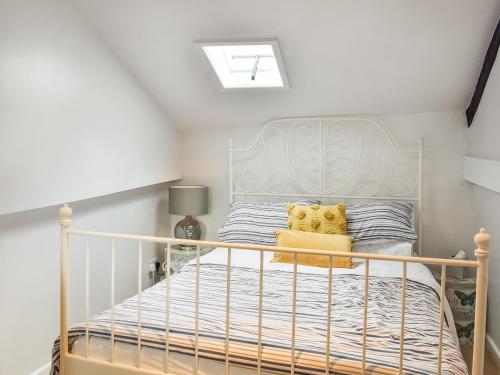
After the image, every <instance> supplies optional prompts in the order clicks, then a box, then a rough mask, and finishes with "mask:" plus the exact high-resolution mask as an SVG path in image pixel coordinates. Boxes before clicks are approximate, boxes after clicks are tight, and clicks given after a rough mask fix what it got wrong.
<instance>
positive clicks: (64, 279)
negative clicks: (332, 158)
mask: <svg viewBox="0 0 500 375" xmlns="http://www.w3.org/2000/svg"><path fill="white" fill-rule="evenodd" d="M331 120H332V119H317V118H314V119H305V123H304V119H302V120H299V122H300V121H301V122H302V124H303V125H304V124H306V125H307V124H309V125H308V126H310V127H309V131H312V132H313V133H311V134H314V128H315V126H318V124H319V129H320V130H319V132H320V133H319V134H320V135H321V134H322V132H323V131H324V130H325V127H324V126H325V121H331ZM337 120H339V119H335V120H334V121H333V122H336V121H337ZM279 121H284V122H282V124H286V123H287V122H290V121H298V120H297V119H285V120H278V122H279ZM339 121H341V124H343V125H342V126H346V127H347V128H349V127H352V126H353V125H352V124H351V123H350V121H361V122H364V121H366V124H368V125H367V126H368V127H369V128H370V129H375V130H376V131H382V132H383V134H384V135H386V136H388V133H387V132H386V131H385V129H383V127H381V125H380V124H377V123H375V122H373V121H371V120H364V119H352V118H348V119H340V120H339ZM310 124H312V125H310ZM277 125H281V123H279V124H277V122H272V123H270V124H269V125H268V126H266V127H265V128H264V129H263V130H262V131H261V134H260V135H259V138H258V140H257V141H256V142H255V143H254V145H252V146H251V147H250V148H246V149H239V150H238V149H233V148H232V147H230V152H229V159H230V173H229V176H230V197H231V201H233V199H234V198H235V197H236V196H241V195H248V196H259V195H260V196H273V197H274V196H276V197H297V196H299V197H312V196H314V197H318V196H320V197H323V198H325V197H326V198H336V199H338V198H341V199H347V198H354V199H369V198H372V199H405V200H406V198H408V196H400V195H399V196H398V195H394V196H392V197H383V196H380V195H378V193H379V192H380V191H381V188H380V187H379V188H377V189H376V193H375V194H371V195H372V196H371V197H369V196H368V195H360V196H356V195H338V196H337V195H334V194H333V193H332V191H333V190H335V189H329V188H328V184H329V183H330V182H329V181H324V180H323V177H320V181H321V182H320V185H319V193H320V194H314V191H313V192H305V193H303V192H299V193H293V192H288V191H286V190H281V191H277V190H274V191H273V189H272V186H271V185H269V186H267V187H268V188H269V187H271V191H270V192H265V191H262V190H259V189H257V190H255V191H247V192H246V193H245V192H244V191H242V190H243V189H241V187H242V186H241V183H240V181H239V180H238V175H237V174H233V172H234V171H235V166H236V168H238V165H239V164H238V163H241V161H240V160H239V159H237V158H238V153H240V152H241V153H245V152H248V151H249V150H252V148H253V146H256V145H258V142H259V140H262V139H263V138H262V136H263V135H265V134H266V132H267V131H269V130H271V131H273V132H275V131H277V130H278V133H277V134H279V135H280V136H283V133H282V132H281V130H279V126H278V128H276V126H277ZM303 125H297V126H299V127H300V128H301V129H304V128H303V127H302V126H303ZM328 126H330V125H328V124H327V125H326V127H328ZM332 126H336V125H332ZM293 128H294V127H293V126H292V127H290V128H289V129H292V130H293ZM311 129H312V130H311ZM316 129H317V128H316ZM335 129H339V128H335ZM306 130H307V127H306ZM286 137H288V138H286ZM285 139H287V142H293V141H291V140H290V139H291V138H290V137H289V136H286V135H285ZM311 139H312V138H311ZM361 139H363V138H361ZM389 139H390V137H389ZM320 140H321V141H320V143H321V144H323V137H322V135H321V136H320ZM313 143H314V142H313ZM391 145H392V146H397V145H396V144H395V143H394V142H392V139H391ZM322 147H323V146H322ZM398 147H399V146H398ZM320 155H322V156H323V155H325V154H324V151H323V148H321V149H320ZM417 155H418V158H417V165H418V181H417V185H416V188H415V189H413V190H412V191H411V192H412V193H413V194H414V193H416V197H414V198H412V199H411V200H414V201H417V202H418V206H419V207H421V198H422V191H421V190H422V183H421V176H422V142H421V141H419V143H418V148H417ZM318 160H319V161H318ZM337 160H338V159H337ZM316 161H317V162H319V164H320V166H322V165H323V164H324V163H325V159H324V158H323V157H321V158H319V159H316ZM245 165H246V166H247V167H248V165H249V164H248V163H245ZM355 166H357V164H355ZM320 171H323V169H322V167H320ZM287 173H288V174H286V173H285V174H283V175H282V176H284V177H287V176H288V177H290V176H291V175H292V177H293V173H295V172H294V168H291V169H287ZM320 175H321V176H322V175H323V172H320ZM354 175H355V172H352V171H351V172H350V173H348V174H347V175H346V176H347V178H348V179H352V178H353V176H354ZM252 178H253V180H254V181H255V180H256V178H255V176H253V177H252ZM267 181H269V180H267ZM282 185H286V182H285V183H284V184H282ZM273 186H276V184H274V185H273ZM379 186H380V184H379ZM374 191H375V190H374ZM407 195H409V194H407ZM410 198H411V197H410ZM71 216H72V210H71V208H70V207H69V206H68V205H64V206H63V207H62V208H61V209H60V211H59V223H60V226H61V268H60V270H61V275H60V278H61V284H60V288H61V289H60V331H61V332H60V372H61V374H63V375H84V374H85V375H86V374H95V375H104V374H109V375H137V374H143V375H145V374H150V375H161V374H171V372H169V360H168V358H169V341H170V340H172V339H173V337H171V335H169V334H168V332H169V323H170V311H169V301H170V255H171V254H170V249H171V246H172V245H174V244H187V245H192V246H195V247H196V248H197V257H196V281H195V285H196V291H195V293H196V307H195V327H194V350H195V351H194V366H193V374H198V370H199V369H198V361H199V356H198V349H199V347H200V341H199V321H198V320H199V286H200V285H199V280H200V248H201V247H205V246H207V247H220V248H226V249H227V286H226V288H227V289H226V291H227V294H226V317H225V337H226V339H225V344H224V348H225V349H224V350H225V373H226V374H229V368H230V366H231V363H230V359H231V358H230V351H231V341H230V340H229V330H230V324H229V323H230V318H231V317H230V303H231V301H230V291H231V287H232V285H231V250H232V249H239V250H245V251H257V252H260V273H259V274H260V277H259V312H258V316H259V319H258V340H257V345H256V346H257V353H258V354H257V359H256V367H257V373H258V374H261V372H262V360H263V355H264V354H263V353H265V352H264V350H263V349H264V347H263V344H262V314H263V312H262V296H263V283H264V278H263V272H264V271H263V259H264V252H274V251H280V252H287V253H291V254H294V256H295V261H297V256H298V254H314V255H325V256H328V257H329V259H330V267H329V280H330V281H331V279H332V264H333V258H334V257H337V256H338V257H351V258H354V259H364V260H365V262H366V268H365V274H364V277H365V279H364V280H365V281H364V296H363V298H364V311H363V314H364V316H363V319H364V320H363V322H364V324H363V328H364V329H363V337H362V343H361V348H362V359H361V363H360V364H359V373H360V374H365V370H366V366H367V361H366V356H365V354H366V347H367V341H366V338H367V312H368V311H367V309H368V304H367V301H368V296H369V288H368V285H369V284H368V279H369V272H370V267H369V266H370V261H371V260H381V261H397V262H401V263H402V266H403V267H402V275H401V276H402V278H401V293H402V294H401V310H400V311H401V327H400V355H399V364H398V368H399V370H398V373H399V374H403V364H404V357H405V355H404V354H405V353H404V335H405V306H406V305H405V303H406V300H405V296H406V284H407V283H406V271H407V265H408V263H420V264H425V265H437V266H441V280H442V281H441V289H440V301H441V303H440V318H439V343H438V347H437V354H438V368H437V369H436V373H437V374H440V373H441V364H442V344H443V325H444V307H445V299H446V296H445V280H446V272H447V267H469V268H475V269H476V270H477V284H476V312H475V329H474V347H473V349H474V352H473V364H472V375H482V374H483V361H484V348H485V329H486V297H487V284H488V257H489V252H488V247H489V244H490V242H491V236H490V235H489V234H488V233H487V232H486V231H485V230H484V229H481V231H480V232H479V233H478V234H476V235H475V237H474V242H475V244H476V246H477V249H476V250H475V256H476V259H475V260H455V259H439V258H424V257H406V256H389V255H382V254H363V253H340V252H339V253H335V254H332V253H331V252H328V251H322V250H314V249H294V248H278V247H274V246H257V245H248V244H245V245H244V244H231V243H221V242H212V241H190V240H180V239H173V238H164V237H150V236H140V235H132V234H119V233H106V232H96V231H87V230H78V229H72V228H70V224H71ZM419 222H420V227H419V231H420V232H421V231H422V226H421V222H422V220H421V216H420V215H419ZM70 236H84V237H87V239H88V238H89V237H104V238H109V239H110V240H111V243H110V250H111V255H112V256H111V285H110V288H111V298H110V307H111V327H110V328H111V337H110V341H111V359H110V361H101V360H96V359H93V358H91V357H87V356H79V355H75V354H71V353H70V352H69V350H68V277H69V264H68V255H69V238H70ZM115 239H127V240H131V241H136V242H137V244H138V270H137V277H138V279H137V280H138V290H137V298H138V306H139V309H138V327H137V329H138V343H137V354H138V357H137V358H138V361H137V366H136V367H133V366H128V365H123V364H120V363H117V362H116V361H115V353H114V351H115V345H114V343H115V335H114V333H115V331H114V329H115V327H114V305H115V246H114V243H115ZM146 242H150V243H156V244H164V245H166V248H165V261H166V273H167V275H166V281H165V282H166V295H165V298H166V316H165V321H166V328H165V334H166V343H165V356H164V363H163V369H162V370H149V369H144V368H141V349H142V343H141V330H142V328H141V309H140V306H141V298H142V285H141V281H142V272H143V270H142V248H143V243H146ZM89 267H90V262H89V246H88V241H87V248H86V272H85V279H86V280H85V310H86V327H87V329H86V333H85V345H86V347H87V349H88V345H89V329H88V323H89V294H90V290H89V285H90V283H89V278H90V271H89ZM296 287H297V264H296V262H295V265H294V272H293V292H292V296H293V297H292V298H293V301H292V306H293V307H292V326H291V342H292V345H291V350H290V357H289V360H290V368H291V374H294V373H295V366H296V364H297V363H298V361H299V360H300V359H299V358H298V357H297V356H296V350H295V348H296V340H295V324H296V323H295V314H296V293H297V288H296ZM328 289H329V290H328V297H327V298H328V300H329V301H331V293H332V290H331V289H332V288H331V282H330V287H329V288H328ZM327 314H328V316H327V323H326V327H325V330H326V332H327V340H326V348H325V353H326V355H325V358H324V362H322V367H321V368H320V370H319V371H321V372H323V373H326V374H329V373H330V371H334V370H335V369H336V367H335V366H336V364H335V363H332V361H330V354H329V353H330V351H329V349H330V335H329V334H328V333H329V332H330V330H331V327H330V324H331V323H330V319H329V318H330V316H331V315H330V314H331V308H329V309H328V312H327ZM266 349H267V348H266ZM86 352H87V353H88V351H86Z"/></svg>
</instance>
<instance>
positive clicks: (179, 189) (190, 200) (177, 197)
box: [168, 185, 208, 248]
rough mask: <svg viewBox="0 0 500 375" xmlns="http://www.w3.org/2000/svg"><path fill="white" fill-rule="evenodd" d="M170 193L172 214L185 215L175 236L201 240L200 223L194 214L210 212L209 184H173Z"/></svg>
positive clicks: (177, 227)
mask: <svg viewBox="0 0 500 375" xmlns="http://www.w3.org/2000/svg"><path fill="white" fill-rule="evenodd" d="M168 193H169V194H168V195H169V198H168V207H169V211H170V214H171V215H183V216H185V217H184V219H182V220H181V221H179V222H178V223H177V224H176V226H175V229H174V236H175V238H182V239H187V240H199V239H200V237H201V228H200V223H199V222H198V221H196V220H195V219H194V218H193V216H195V215H203V214H206V213H208V186H203V185H173V186H170V187H169V188H168ZM182 247H183V248H186V247H190V246H182Z"/></svg>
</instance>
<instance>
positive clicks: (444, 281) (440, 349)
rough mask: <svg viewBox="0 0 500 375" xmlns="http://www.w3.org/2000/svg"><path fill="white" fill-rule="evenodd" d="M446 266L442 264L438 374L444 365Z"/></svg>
mask: <svg viewBox="0 0 500 375" xmlns="http://www.w3.org/2000/svg"><path fill="white" fill-rule="evenodd" d="M445 293H446V266H445V265H444V264H443V265H442V266H441V290H440V292H439V341H438V363H437V374H438V375H441V371H442V366H443V328H444V318H445V317H444V307H445V302H446V294H445Z"/></svg>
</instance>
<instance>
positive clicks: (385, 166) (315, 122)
mask: <svg viewBox="0 0 500 375" xmlns="http://www.w3.org/2000/svg"><path fill="white" fill-rule="evenodd" d="M422 155H423V142H422V140H421V139H418V141H417V144H416V145H415V146H414V147H413V148H403V147H401V146H400V145H399V144H398V143H397V142H396V141H395V140H394V138H393V137H392V136H391V135H390V134H389V132H388V131H387V129H386V128H385V127H384V126H383V125H382V124H381V123H379V122H376V121H374V120H372V119H365V118H353V117H346V118H341V117H313V118H285V119H278V120H273V121H271V122H269V123H268V124H266V125H265V126H264V127H263V128H262V130H261V131H260V132H259V134H258V135H257V138H256V139H255V140H254V141H253V143H252V144H251V145H250V146H248V147H245V148H233V146H232V142H230V146H229V160H230V162H229V164H230V165H229V178H230V181H229V182H230V188H229V191H230V201H231V202H233V201H235V200H241V199H249V198H250V197H261V198H262V197H268V199H272V200H279V199H290V198H295V197H318V198H322V199H323V200H326V201H328V200H405V201H414V202H415V203H416V215H415V216H416V218H417V219H418V223H417V229H418V233H419V241H418V254H419V255H421V254H422V246H421V244H422V213H421V210H422ZM269 197H272V198H269ZM416 221H417V220H416Z"/></svg>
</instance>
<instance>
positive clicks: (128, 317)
mask: <svg viewBox="0 0 500 375" xmlns="http://www.w3.org/2000/svg"><path fill="white" fill-rule="evenodd" d="M226 272H227V268H226V267H225V266H223V265H219V264H201V265H200V311H199V318H200V320H199V322H200V324H199V335H200V336H199V337H200V350H199V356H200V357H202V358H208V359H213V360H216V361H221V362H224V361H225V355H224V342H225V332H226V331H225V327H226V325H225V315H226ZM195 276H196V267H195V266H194V265H187V266H185V267H184V268H183V269H182V270H181V271H180V272H179V273H177V274H175V275H174V276H173V277H172V282H171V306H170V335H169V337H171V338H169V347H170V350H171V351H177V352H180V353H188V354H193V355H194V340H193V337H194V327H195V320H194V316H195ZM292 283H293V278H292V273H290V272H286V271H277V270H265V272H264V293H263V316H262V319H263V328H262V347H263V354H262V369H264V370H266V371H270V372H276V373H290V348H291V346H292V342H291V327H292ZM258 286H259V270H258V269H254V268H245V267H233V268H232V271H231V321H230V334H229V337H230V350H229V351H230V363H231V364H234V365H241V366H245V367H256V358H257V349H256V348H257V345H256V343H257V342H258V306H259V293H258V291H259V287H258ZM363 288H364V279H363V276H360V275H342V274H334V277H333V286H332V290H333V294H332V314H331V347H330V358H329V359H330V366H331V367H330V368H331V370H330V373H331V374H351V373H359V368H360V362H361V359H362V356H363V353H362V351H361V342H362V336H363ZM327 291H328V276H327V275H324V274H312V273H303V272H301V273H299V274H298V283H297V315H296V317H297V318H296V358H297V364H296V367H295V373H297V374H316V373H320V372H321V373H324V371H325V370H324V367H323V369H321V366H324V365H325V358H326V357H325V347H326V342H327V340H326V326H327ZM369 291H370V292H369V304H368V325H367V328H368V335H367V350H366V363H367V373H371V374H394V373H398V371H397V370H398V366H399V348H400V318H401V312H400V296H401V279H400V278H391V277H376V276H371V277H370V280H369ZM142 297H143V302H142V330H143V333H142V337H141V345H143V346H148V347H152V348H158V349H163V350H164V348H165V282H160V283H158V284H156V285H155V286H153V287H151V288H149V289H147V290H146V291H144V293H143V295H142ZM406 303H407V307H406V324H405V327H406V328H405V340H404V353H405V357H404V373H406V374H435V373H436V370H437V349H438V336H439V296H438V295H437V293H436V292H435V290H434V289H433V288H432V287H430V286H427V285H425V284H423V283H420V282H416V281H412V280H408V282H407V295H406ZM115 327H116V329H117V333H116V335H115V340H118V341H122V342H127V343H131V344H136V343H137V297H132V298H130V299H128V300H126V301H124V302H123V303H121V304H119V305H117V306H116V308H115ZM90 334H91V335H93V336H98V337H103V338H109V336H110V312H109V311H106V312H103V313H101V314H98V315H96V316H94V317H93V318H92V319H91V324H90ZM82 335H85V325H84V324H78V325H76V326H74V327H72V328H71V330H70V333H69V336H70V346H71V344H72V343H73V342H74V341H75V340H76V338H78V337H81V336H82ZM58 361H59V341H58V340H57V341H56V343H55V345H54V349H53V366H52V370H51V374H58V373H59V371H58V363H59V362H58ZM468 373H469V372H468V370H467V367H466V365H465V363H464V361H463V359H462V356H461V354H460V349H459V347H458V345H457V344H456V342H455V340H454V339H453V337H452V334H451V332H450V330H449V329H448V326H447V324H444V337H443V363H442V374H449V375H466V374H468Z"/></svg>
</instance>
